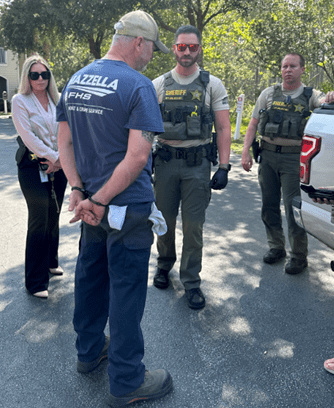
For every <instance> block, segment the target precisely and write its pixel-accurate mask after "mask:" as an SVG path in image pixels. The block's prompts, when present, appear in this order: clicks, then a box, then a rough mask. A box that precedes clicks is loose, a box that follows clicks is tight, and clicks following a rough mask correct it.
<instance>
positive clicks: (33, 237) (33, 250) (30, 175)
mask: <svg viewBox="0 0 334 408" xmlns="http://www.w3.org/2000/svg"><path fill="white" fill-rule="evenodd" d="M18 177H19V182H20V186H21V190H22V192H23V195H24V198H25V200H26V202H27V206H28V232H27V241H26V254H25V284H26V288H27V289H28V290H29V291H30V292H31V293H35V292H39V291H42V290H46V289H47V288H48V284H49V268H56V267H57V266H58V244H59V216H60V209H61V205H62V203H63V199H64V194H65V189H66V183H67V180H66V177H65V174H64V173H63V171H62V170H59V171H57V172H56V173H54V177H55V179H54V182H53V183H54V190H55V192H56V196H57V201H58V206H59V213H58V212H57V206H56V202H55V200H54V199H53V198H52V197H51V181H48V182H45V183H42V182H41V179H40V174H39V169H38V165H37V164H30V165H27V166H21V165H20V166H19V169H18Z"/></svg>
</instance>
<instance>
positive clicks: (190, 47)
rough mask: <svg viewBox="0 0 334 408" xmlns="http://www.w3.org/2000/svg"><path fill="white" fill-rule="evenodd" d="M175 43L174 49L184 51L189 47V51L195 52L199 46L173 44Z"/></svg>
mask: <svg viewBox="0 0 334 408" xmlns="http://www.w3.org/2000/svg"><path fill="white" fill-rule="evenodd" d="M175 45H176V49H177V50H178V51H181V52H183V51H185V50H186V49H187V47H188V48H189V51H190V52H196V51H197V50H198V48H199V44H175Z"/></svg>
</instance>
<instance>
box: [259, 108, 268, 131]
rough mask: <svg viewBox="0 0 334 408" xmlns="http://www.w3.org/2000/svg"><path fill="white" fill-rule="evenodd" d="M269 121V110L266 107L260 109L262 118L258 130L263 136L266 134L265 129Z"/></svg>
mask: <svg viewBox="0 0 334 408" xmlns="http://www.w3.org/2000/svg"><path fill="white" fill-rule="evenodd" d="M267 122H268V112H267V111H266V110H265V109H261V110H260V118H259V124H258V127H257V130H258V132H259V134H260V135H261V136H264V130H265V127H266V124H267Z"/></svg>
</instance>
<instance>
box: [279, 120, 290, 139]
mask: <svg viewBox="0 0 334 408" xmlns="http://www.w3.org/2000/svg"><path fill="white" fill-rule="evenodd" d="M290 124H291V122H290V119H285V120H284V121H283V125H282V134H281V136H282V137H289V134H290V132H289V131H290Z"/></svg>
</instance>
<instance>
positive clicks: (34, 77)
mask: <svg viewBox="0 0 334 408" xmlns="http://www.w3.org/2000/svg"><path fill="white" fill-rule="evenodd" d="M40 76H41V77H42V79H50V78H51V72H50V71H43V72H41V73H39V72H34V71H32V72H29V78H30V79H31V80H32V81H37V79H38V78H39V77H40Z"/></svg>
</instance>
